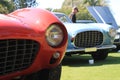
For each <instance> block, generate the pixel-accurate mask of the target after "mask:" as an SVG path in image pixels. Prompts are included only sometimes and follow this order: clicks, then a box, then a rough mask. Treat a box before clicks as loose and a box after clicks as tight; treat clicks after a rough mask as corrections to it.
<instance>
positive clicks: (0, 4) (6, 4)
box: [0, 0, 14, 14]
mask: <svg viewBox="0 0 120 80" xmlns="http://www.w3.org/2000/svg"><path fill="white" fill-rule="evenodd" d="M13 10H14V3H13V2H12V1H11V0H0V13H4V14H7V13H9V12H12V11H13Z"/></svg>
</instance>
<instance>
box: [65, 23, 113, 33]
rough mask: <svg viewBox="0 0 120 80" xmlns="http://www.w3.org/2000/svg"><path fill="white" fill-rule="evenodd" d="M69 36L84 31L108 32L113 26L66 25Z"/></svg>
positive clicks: (94, 24)
mask: <svg viewBox="0 0 120 80" xmlns="http://www.w3.org/2000/svg"><path fill="white" fill-rule="evenodd" d="M64 25H65V27H66V29H67V31H68V34H69V35H76V34H77V33H78V32H84V31H100V32H104V31H108V30H109V28H110V27H112V26H111V25H108V24H103V23H89V24H82V23H64Z"/></svg>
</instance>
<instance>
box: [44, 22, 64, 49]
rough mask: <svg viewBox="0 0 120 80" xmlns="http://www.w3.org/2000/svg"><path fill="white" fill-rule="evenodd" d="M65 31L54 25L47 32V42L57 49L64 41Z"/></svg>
mask: <svg viewBox="0 0 120 80" xmlns="http://www.w3.org/2000/svg"><path fill="white" fill-rule="evenodd" d="M63 38H64V35H63V30H62V29H61V28H60V26H59V25H57V24H53V25H51V26H50V27H49V28H48V29H47V31H46V40H47V42H48V44H49V45H50V46H52V47H57V46H59V45H60V44H61V42H62V41H63Z"/></svg>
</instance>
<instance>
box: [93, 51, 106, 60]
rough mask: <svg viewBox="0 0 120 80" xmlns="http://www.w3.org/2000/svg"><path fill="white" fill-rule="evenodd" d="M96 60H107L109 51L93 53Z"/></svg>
mask: <svg viewBox="0 0 120 80" xmlns="http://www.w3.org/2000/svg"><path fill="white" fill-rule="evenodd" d="M91 56H92V58H93V59H94V60H105V59H106V58H107V56H108V51H98V52H97V53H92V54H91Z"/></svg>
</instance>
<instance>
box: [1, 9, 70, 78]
mask: <svg viewBox="0 0 120 80" xmlns="http://www.w3.org/2000/svg"><path fill="white" fill-rule="evenodd" d="M67 39H68V36H67V31H66V29H65V27H64V25H63V24H62V23H61V22H60V21H59V20H58V19H57V18H56V17H55V16H54V15H53V14H52V13H51V12H49V11H47V10H43V9H39V8H24V9H19V10H16V11H14V12H12V13H10V14H7V15H4V14H0V80H59V79H60V74H61V61H62V59H63V57H64V53H65V50H66V46H67Z"/></svg>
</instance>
